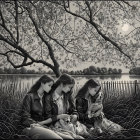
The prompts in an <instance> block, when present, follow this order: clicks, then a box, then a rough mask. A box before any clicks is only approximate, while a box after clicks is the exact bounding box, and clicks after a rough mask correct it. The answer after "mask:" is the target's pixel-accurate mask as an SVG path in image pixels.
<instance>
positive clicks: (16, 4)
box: [15, 0, 19, 44]
mask: <svg viewBox="0 0 140 140" xmlns="http://www.w3.org/2000/svg"><path fill="white" fill-rule="evenodd" d="M15 11H16V16H15V23H16V31H17V44H18V42H19V29H18V3H17V0H15Z"/></svg>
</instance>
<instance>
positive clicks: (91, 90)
mask: <svg viewBox="0 0 140 140" xmlns="http://www.w3.org/2000/svg"><path fill="white" fill-rule="evenodd" d="M99 88H100V86H97V87H95V88H91V87H89V88H88V92H89V94H90V95H91V96H94V95H95V94H96V93H97V91H98V90H99Z"/></svg>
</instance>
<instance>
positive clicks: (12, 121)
mask: <svg viewBox="0 0 140 140" xmlns="http://www.w3.org/2000/svg"><path fill="white" fill-rule="evenodd" d="M2 83H3V82H2V81H1V83H0V139H10V138H13V136H14V135H15V134H20V133H21V130H22V126H20V124H19V120H20V115H19V111H20V107H21V103H22V100H23V97H24V95H25V94H26V93H27V91H28V89H29V87H25V86H24V88H23V86H21V85H20V83H19V81H18V83H17V82H14V81H10V83H6V85H3V84H2ZM21 87H22V88H21ZM76 88H78V87H76ZM77 90H78V89H75V92H77ZM126 94H127V93H126ZM104 113H105V116H106V117H107V118H108V119H109V120H111V121H113V122H116V123H118V124H120V125H121V126H122V127H123V128H125V130H124V131H123V132H122V133H119V134H114V135H113V136H111V135H109V134H108V133H104V134H103V135H101V136H98V137H97V136H96V135H94V134H93V135H92V137H89V138H87V139H91V138H92V139H93V138H95V139H96V138H100V139H105V138H107V139H112V138H113V139H120V138H121V139H122V138H123V139H128V138H140V98H139V97H138V96H137V97H135V96H131V97H128V98H121V99H118V98H113V99H112V100H110V101H109V102H106V103H104Z"/></svg>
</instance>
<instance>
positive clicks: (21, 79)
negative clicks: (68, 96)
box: [0, 74, 140, 88]
mask: <svg viewBox="0 0 140 140" xmlns="http://www.w3.org/2000/svg"><path fill="white" fill-rule="evenodd" d="M40 76H41V75H0V83H1V84H5V83H7V84H9V83H10V82H11V81H16V82H17V83H20V84H21V85H22V87H25V86H28V87H29V88H30V87H31V85H32V84H33V83H35V82H36V81H37V80H38V79H39V77H40ZM73 77H74V78H75V81H76V84H77V85H83V84H84V83H85V82H86V81H87V80H88V79H90V78H93V79H95V80H97V81H99V82H104V81H135V80H138V81H140V76H136V75H128V74H122V75H105V76H104V75H101V76H99V75H90V76H73ZM54 79H56V78H54Z"/></svg>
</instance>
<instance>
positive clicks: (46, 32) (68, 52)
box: [42, 27, 75, 54]
mask: <svg viewBox="0 0 140 140" xmlns="http://www.w3.org/2000/svg"><path fill="white" fill-rule="evenodd" d="M42 29H43V31H44V33H45V34H46V35H47V36H48V37H49V38H50V39H51V40H53V41H55V42H56V43H57V44H58V45H60V46H61V47H62V48H63V49H64V50H65V51H67V52H68V53H73V54H75V53H74V52H72V51H69V50H67V49H66V48H65V47H64V45H62V44H61V43H60V42H58V41H57V39H55V38H52V37H51V36H50V35H49V34H47V32H46V31H45V30H44V28H43V27H42Z"/></svg>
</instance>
